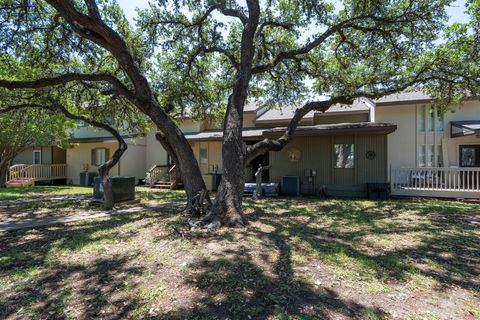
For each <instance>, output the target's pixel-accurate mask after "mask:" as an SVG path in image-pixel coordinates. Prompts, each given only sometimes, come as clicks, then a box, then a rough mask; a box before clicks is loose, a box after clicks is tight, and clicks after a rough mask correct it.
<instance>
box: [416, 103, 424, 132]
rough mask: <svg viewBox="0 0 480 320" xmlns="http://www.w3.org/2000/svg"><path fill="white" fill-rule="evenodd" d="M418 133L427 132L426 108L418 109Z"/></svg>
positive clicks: (420, 107)
mask: <svg viewBox="0 0 480 320" xmlns="http://www.w3.org/2000/svg"><path fill="white" fill-rule="evenodd" d="M417 116H418V131H420V132H425V106H424V105H422V106H419V107H418V115H417Z"/></svg>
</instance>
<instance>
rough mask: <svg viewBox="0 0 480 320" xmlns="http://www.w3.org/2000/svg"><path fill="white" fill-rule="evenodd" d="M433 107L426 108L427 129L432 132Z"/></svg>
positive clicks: (433, 122)
mask: <svg viewBox="0 0 480 320" xmlns="http://www.w3.org/2000/svg"><path fill="white" fill-rule="evenodd" d="M434 125H435V109H434V108H433V107H429V108H428V118H427V131H429V132H432V131H433V128H435V126H434Z"/></svg>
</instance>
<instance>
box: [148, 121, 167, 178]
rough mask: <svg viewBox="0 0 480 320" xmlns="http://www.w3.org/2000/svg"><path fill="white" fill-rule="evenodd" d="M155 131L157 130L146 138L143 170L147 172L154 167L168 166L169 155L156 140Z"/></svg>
mask: <svg viewBox="0 0 480 320" xmlns="http://www.w3.org/2000/svg"><path fill="white" fill-rule="evenodd" d="M155 131H156V130H152V131H150V132H149V133H148V134H147V136H146V137H145V140H146V147H145V167H144V168H143V169H144V171H145V172H147V171H148V170H149V169H150V168H151V167H153V166H154V165H157V164H158V165H166V164H168V153H167V151H166V150H165V149H163V147H162V145H161V144H160V142H158V140H157V139H156V138H155Z"/></svg>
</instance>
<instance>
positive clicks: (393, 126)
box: [16, 92, 480, 196]
mask: <svg viewBox="0 0 480 320" xmlns="http://www.w3.org/2000/svg"><path fill="white" fill-rule="evenodd" d="M294 110H295V108H293V107H285V108H281V109H278V110H277V109H270V110H268V109H266V108H261V107H257V106H256V105H255V104H249V105H247V106H246V107H245V110H244V133H243V136H244V140H245V142H246V143H247V144H252V143H255V142H257V141H260V140H262V139H264V138H265V137H278V136H279V135H280V134H281V133H282V132H283V130H284V128H285V126H287V124H288V123H289V121H290V119H291V118H292V116H293V113H294ZM479 117H480V101H479V100H467V101H465V102H464V103H463V104H462V106H460V107H459V108H456V109H454V110H451V111H448V112H446V113H441V112H439V110H436V109H435V107H433V106H432V101H431V99H430V97H429V96H427V95H425V94H422V93H419V92H406V93H399V94H394V95H390V96H387V97H384V98H382V99H379V100H377V101H370V100H368V99H358V100H356V101H355V102H354V104H352V105H351V106H343V105H335V106H333V107H332V108H330V109H329V110H328V111H327V112H325V113H322V112H313V111H312V112H310V113H308V114H307V115H306V116H305V117H304V119H303V120H302V121H301V123H300V126H299V127H298V129H297V131H296V133H295V137H294V138H293V141H291V143H290V144H288V145H287V146H286V147H285V148H284V149H283V150H282V151H280V152H269V153H267V154H265V155H263V156H260V157H258V158H257V159H254V160H253V161H252V163H251V164H250V165H249V166H248V167H247V168H246V169H245V178H246V181H254V180H255V179H254V173H255V172H256V171H257V168H258V166H259V165H269V166H270V168H269V170H267V171H265V172H264V174H263V181H264V182H276V183H279V184H282V180H283V177H292V176H294V177H298V178H296V179H298V180H299V182H300V186H301V187H300V192H301V193H302V194H319V193H322V194H328V195H341V196H363V195H365V194H366V186H367V183H387V182H390V181H392V186H393V187H394V189H395V188H396V186H400V187H401V188H402V189H405V190H406V189H408V188H410V187H418V186H416V185H412V186H410V185H409V183H414V184H419V186H421V184H422V183H424V185H423V188H424V189H425V187H428V186H426V185H425V184H428V183H436V184H437V188H438V185H440V187H444V188H447V187H448V184H447V182H446V180H445V179H446V178H445V177H446V176H445V177H443V178H441V176H442V174H443V175H445V172H444V171H438V172H437V171H435V172H434V171H432V170H433V169H429V170H428V171H426V169H425V168H437V167H440V168H451V169H449V170H453V171H452V172H454V171H455V170H456V169H455V167H480V140H479V139H478V137H479V135H480V119H479ZM180 128H181V129H182V131H183V132H184V133H185V136H186V138H187V139H188V141H190V143H191V145H192V148H193V151H194V154H195V156H196V158H197V161H198V163H199V165H200V169H201V171H202V174H203V176H204V179H205V181H206V183H207V186H208V187H209V188H210V189H214V188H215V185H216V184H218V176H219V175H221V173H222V170H223V168H222V155H221V143H222V142H221V140H222V131H221V128H220V126H218V125H215V124H213V123H212V122H209V121H207V120H205V121H194V120H192V119H189V118H185V119H183V121H182V122H181V124H180ZM74 137H75V139H74V141H72V142H73V143H72V146H71V147H69V148H67V149H66V151H65V157H64V158H65V160H66V164H67V166H66V179H67V183H73V184H79V183H80V175H81V173H82V172H85V171H91V172H95V171H96V170H97V165H98V164H99V163H102V162H103V161H104V160H105V159H106V158H108V157H109V155H111V154H112V153H113V152H114V150H115V148H116V141H115V140H114V139H113V138H112V137H111V136H109V134H108V133H107V132H103V131H98V130H93V129H91V128H89V127H82V128H78V129H77V130H76V131H75V133H74ZM127 142H128V145H129V148H128V150H127V152H126V153H125V154H124V156H123V157H122V159H121V161H120V163H119V165H117V166H116V167H115V168H113V169H112V171H111V174H112V175H123V176H135V177H136V178H137V179H138V180H142V179H144V178H145V177H146V174H147V172H150V174H152V171H151V169H153V168H155V166H158V168H161V167H167V166H169V165H171V160H170V158H169V156H168V154H167V153H166V151H165V150H164V149H163V148H162V147H161V145H160V143H159V142H158V141H156V139H155V132H154V131H152V132H149V133H148V134H147V135H146V136H145V137H143V138H136V139H133V138H128V139H127ZM44 148H45V147H44ZM36 150H37V149H36ZM45 150H47V149H45ZM52 150H53V148H52ZM29 152H31V153H30V158H31V159H34V157H35V156H37V155H36V154H35V153H34V152H35V151H33V150H30V151H29ZM32 152H33V153H32ZM52 154H53V151H52ZM27 158H28V155H26V153H25V154H22V156H21V157H18V158H17V159H16V163H20V162H21V163H30V162H27V161H26V159H27ZM42 159H43V158H42ZM42 163H43V162H42ZM45 163H48V162H45ZM401 168H411V169H408V170H410V171H401V170H404V169H401ZM422 168H423V169H422ZM413 169H414V170H417V171H415V172H414V171H412V170H413ZM395 170H397V171H395ZM398 170H400V171H398ZM405 170H407V169H405ZM419 170H420V171H419ZM422 170H423V171H422ZM445 170H446V169H445ZM457 171H458V170H457ZM391 172H395V174H394V176H391ZM422 172H423V173H422ZM433 172H434V173H433ZM464 172H466V171H465V170H462V171H458V174H457V175H459V174H464ZM449 174H450V171H449ZM467 175H471V173H468V174H467ZM432 177H433V178H432ZM400 178H401V179H403V180H402V181H401V183H399V182H398V181H397V180H398V179H400ZM452 179H453V181H457V180H458V181H460V180H461V181H460V182H459V183H457V186H456V188H457V189H458V187H459V185H460V187H463V185H464V184H465V181H466V182H468V183H469V184H475V183H474V182H475V181H476V185H475V186H474V187H476V188H478V187H480V183H479V181H480V173H479V176H478V179H477V180H471V178H468V179H467V178H461V177H459V176H458V177H454V178H452ZM469 179H470V180H469ZM405 181H407V183H406V184H405V183H404V182H405ZM432 181H433V182H432ZM470 182H471V183H470ZM407 187H408V188H407ZM417 189H418V188H417ZM392 191H393V190H392ZM479 191H480V190H479ZM402 192H403V191H401V192H399V193H402ZM433 195H436V194H433ZM451 195H452V196H458V193H452V194H451Z"/></svg>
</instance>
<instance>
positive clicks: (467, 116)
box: [445, 100, 480, 167]
mask: <svg viewBox="0 0 480 320" xmlns="http://www.w3.org/2000/svg"><path fill="white" fill-rule="evenodd" d="M465 120H480V100H470V101H466V102H464V103H463V104H462V105H461V106H459V107H457V108H454V109H452V110H451V111H450V112H447V113H446V114H445V139H446V141H447V143H446V149H447V150H446V157H447V159H445V164H446V165H448V166H453V167H458V166H459V165H460V164H459V152H460V145H463V144H472V145H478V144H480V137H477V136H475V135H472V136H466V137H457V138H450V121H465Z"/></svg>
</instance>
